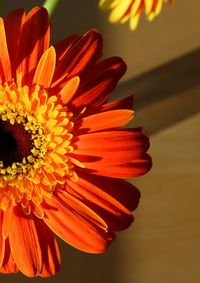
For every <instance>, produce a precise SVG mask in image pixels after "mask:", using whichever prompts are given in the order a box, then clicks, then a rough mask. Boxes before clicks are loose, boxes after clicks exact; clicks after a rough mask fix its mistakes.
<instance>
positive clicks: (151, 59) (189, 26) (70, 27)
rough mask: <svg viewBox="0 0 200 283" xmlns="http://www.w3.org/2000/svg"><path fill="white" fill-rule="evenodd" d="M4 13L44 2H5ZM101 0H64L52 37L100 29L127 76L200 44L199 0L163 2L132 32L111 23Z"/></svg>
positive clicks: (109, 53)
mask: <svg viewBox="0 0 200 283" xmlns="http://www.w3.org/2000/svg"><path fill="white" fill-rule="evenodd" d="M4 2H5V4H4V7H5V9H4V14H5V13H7V11H9V9H10V7H21V6H25V7H27V8H30V7H32V6H33V5H41V4H42V3H43V1H41V0H40V1H39V0H34V1H31V0H29V1H27V0H19V1H12V0H8V1H4ZM97 3H98V0H95V1H94V0H93V1H92V0H79V1H78V0H77V1H76V0H61V1H60V5H59V7H58V9H57V11H56V13H55V16H54V17H53V38H54V40H58V39H61V38H63V37H66V36H68V35H70V34H72V33H77V32H79V33H83V32H85V31H87V30H88V29H90V28H93V27H95V28H97V29H98V30H100V31H101V32H102V34H103V37H104V54H105V56H113V55H119V56H121V57H122V58H124V60H125V61H126V62H127V64H128V71H127V75H126V76H125V77H124V78H125V79H128V78H132V77H135V76H136V75H138V74H141V73H143V72H145V71H147V70H150V69H152V68H154V67H156V66H158V65H161V64H163V63H164V62H167V61H169V60H171V59H174V58H176V57H177V56H180V55H182V54H185V53H187V52H189V51H191V50H193V49H195V48H197V47H200V16H199V15H200V12H199V11H200V1H199V0H192V1H188V0H177V2H176V5H174V6H172V7H171V6H170V5H168V4H166V5H164V8H163V11H162V13H161V14H160V16H159V17H157V18H156V19H155V20H154V21H153V22H152V23H149V22H147V20H146V19H145V17H144V16H143V17H142V19H141V21H140V23H139V27H138V29H137V30H136V31H135V32H131V31H130V30H129V28H128V25H120V26H115V25H111V24H110V23H109V22H108V20H107V16H108V14H105V13H102V12H101V11H99V10H98V8H97Z"/></svg>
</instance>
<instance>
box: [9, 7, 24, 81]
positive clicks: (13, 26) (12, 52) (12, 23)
mask: <svg viewBox="0 0 200 283" xmlns="http://www.w3.org/2000/svg"><path fill="white" fill-rule="evenodd" d="M24 20H25V10H24V9H19V10H15V11H13V12H11V13H10V14H9V15H8V16H7V17H6V19H5V21H4V24H5V31H6V39H7V45H8V51H9V56H10V62H11V65H12V66H11V67H12V75H13V77H15V75H16V68H17V62H18V58H17V55H18V48H19V38H20V33H21V29H22V26H23V23H24Z"/></svg>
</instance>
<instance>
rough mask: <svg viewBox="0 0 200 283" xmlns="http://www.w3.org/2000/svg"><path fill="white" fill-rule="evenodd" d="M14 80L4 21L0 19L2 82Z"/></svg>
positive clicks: (0, 76)
mask: <svg viewBox="0 0 200 283" xmlns="http://www.w3.org/2000/svg"><path fill="white" fill-rule="evenodd" d="M11 78H12V73H11V64H10V57H9V53H8V47H7V40H6V34H5V27H4V21H3V19H2V18H0V80H1V81H6V82H9V81H10V80H11Z"/></svg>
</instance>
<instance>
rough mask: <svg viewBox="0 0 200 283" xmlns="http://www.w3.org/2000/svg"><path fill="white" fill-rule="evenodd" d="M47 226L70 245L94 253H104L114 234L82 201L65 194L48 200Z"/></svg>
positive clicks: (46, 210)
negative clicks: (108, 230) (111, 233)
mask: <svg viewBox="0 0 200 283" xmlns="http://www.w3.org/2000/svg"><path fill="white" fill-rule="evenodd" d="M45 213H46V215H47V217H45V218H44V221H45V222H46V224H47V225H48V226H49V227H50V229H52V230H53V231H54V232H55V233H56V234H57V235H58V236H59V237H61V238H62V239H63V240H64V241H66V242H67V243H69V244H70V245H72V246H74V247H76V248H78V249H80V250H83V251H85V252H90V253H102V252H104V251H105V250H106V249H107V247H108V244H109V242H110V241H111V240H112V237H111V235H110V234H109V233H108V232H107V231H106V229H107V225H106V223H105V222H104V221H103V220H102V219H101V218H100V217H99V216H98V215H97V214H96V213H95V212H93V211H92V210H91V209H89V208H88V207H87V206H85V205H84V204H83V203H81V202H80V201H79V200H78V199H76V198H74V197H73V196H71V195H69V194H68V193H66V192H64V191H61V192H58V195H57V196H54V197H53V198H52V199H51V200H49V199H48V200H46V209H45Z"/></svg>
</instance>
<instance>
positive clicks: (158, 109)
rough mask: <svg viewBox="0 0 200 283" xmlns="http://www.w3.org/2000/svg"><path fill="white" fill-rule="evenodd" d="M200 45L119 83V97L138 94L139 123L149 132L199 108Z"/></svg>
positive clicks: (158, 129)
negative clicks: (189, 51) (187, 52)
mask: <svg viewBox="0 0 200 283" xmlns="http://www.w3.org/2000/svg"><path fill="white" fill-rule="evenodd" d="M199 74H200V49H197V50H195V51H193V52H191V53H189V54H186V55H184V56H182V57H180V58H178V59H176V60H173V61H171V62H169V63H167V64H165V65H162V66H161V67H158V68H156V69H154V70H152V71H149V72H147V73H145V74H142V75H141V76H138V77H136V78H133V79H131V80H129V81H126V82H124V83H122V84H121V85H119V86H118V88H117V90H116V92H115V96H114V97H115V98H114V99H117V98H120V97H122V96H124V94H126V95H129V94H130V93H134V94H135V107H134V109H135V110H136V113H135V114H136V119H135V120H134V121H133V123H132V124H131V126H135V124H139V123H140V125H143V127H144V130H145V132H146V133H147V134H155V133H156V132H159V131H161V130H163V129H164V128H166V127H170V126H171V125H173V124H175V123H177V122H179V121H181V120H183V119H186V118H187V117H189V116H192V115H194V114H195V113H197V112H199V105H200V81H199Z"/></svg>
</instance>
